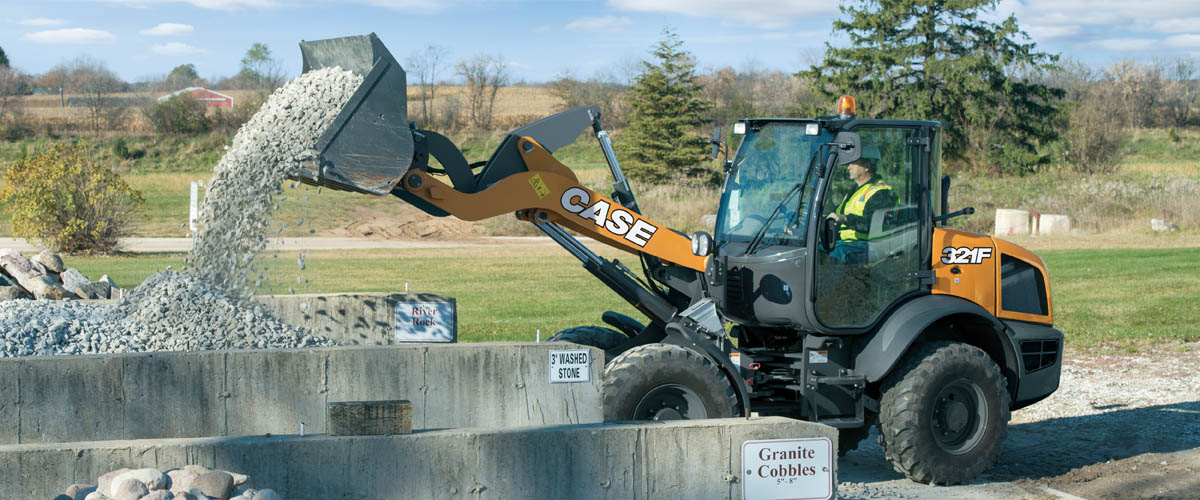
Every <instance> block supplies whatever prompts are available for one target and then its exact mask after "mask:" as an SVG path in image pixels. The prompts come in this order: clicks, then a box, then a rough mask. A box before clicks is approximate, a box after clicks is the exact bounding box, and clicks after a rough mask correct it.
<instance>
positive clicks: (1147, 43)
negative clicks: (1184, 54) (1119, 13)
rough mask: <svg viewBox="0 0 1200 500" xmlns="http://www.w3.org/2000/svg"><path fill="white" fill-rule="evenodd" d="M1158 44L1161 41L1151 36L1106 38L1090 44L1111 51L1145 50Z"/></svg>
mask: <svg viewBox="0 0 1200 500" xmlns="http://www.w3.org/2000/svg"><path fill="white" fill-rule="evenodd" d="M1160 44H1162V41H1160V40H1155V39H1152V38H1107V39H1104V40H1096V41H1094V42H1092V43H1091V44H1090V45H1092V46H1095V47H1098V48H1101V49H1104V50H1107V51H1111V52H1145V51H1148V50H1150V49H1152V48H1154V47H1156V46H1158V45H1160Z"/></svg>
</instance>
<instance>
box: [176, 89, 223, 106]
mask: <svg viewBox="0 0 1200 500" xmlns="http://www.w3.org/2000/svg"><path fill="white" fill-rule="evenodd" d="M178 95H187V96H190V97H191V98H192V99H195V100H197V101H200V102H201V103H203V104H204V105H205V106H215V107H218V108H232V107H233V98H232V97H229V96H227V95H225V94H222V93H220V92H213V91H211V90H208V89H205V88H200V87H188V88H186V89H180V90H176V91H174V92H171V93H170V94H167V95H165V96H162V97H159V98H158V102H162V101H165V100H167V99H170V98H172V97H175V96H178Z"/></svg>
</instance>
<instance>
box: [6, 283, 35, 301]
mask: <svg viewBox="0 0 1200 500" xmlns="http://www.w3.org/2000/svg"><path fill="white" fill-rule="evenodd" d="M29 298H33V294H31V293H29V290H26V289H24V288H21V287H19V286H17V285H9V286H0V301H3V300H16V299H29Z"/></svg>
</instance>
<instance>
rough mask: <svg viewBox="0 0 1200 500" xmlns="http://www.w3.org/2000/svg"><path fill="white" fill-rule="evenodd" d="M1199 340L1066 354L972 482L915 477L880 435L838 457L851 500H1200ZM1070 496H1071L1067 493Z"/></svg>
mask: <svg viewBox="0 0 1200 500" xmlns="http://www.w3.org/2000/svg"><path fill="white" fill-rule="evenodd" d="M1198 367H1200V343H1191V344H1176V345H1168V346H1163V347H1160V348H1158V349H1155V350H1153V351H1149V352H1142V353H1137V354H1125V353H1104V352H1090V353H1082V352H1072V351H1068V352H1067V353H1066V354H1065V360H1064V367H1063V375H1062V382H1061V385H1060V387H1059V389H1058V391H1056V392H1055V393H1054V394H1053V395H1051V396H1050V397H1049V398H1047V399H1046V400H1044V401H1041V402H1039V403H1037V404H1034V405H1033V406H1030V407H1028V408H1025V409H1022V410H1019V411H1017V412H1014V413H1013V418H1012V421H1011V422H1010V423H1009V434H1008V440H1007V441H1006V442H1005V446H1004V452H1003V453H1002V454H1001V456H1000V459H999V461H998V462H997V463H996V465H995V466H994V467H993V468H992V469H991V470H990V471H988V472H986V473H984V474H983V476H981V477H980V478H979V479H977V480H975V481H973V482H972V483H970V484H967V485H962V486H952V487H935V486H926V485H921V484H917V483H913V482H911V481H909V480H907V479H905V478H904V477H903V476H902V475H901V474H899V473H896V472H894V471H893V470H892V467H891V465H890V464H888V463H887V462H886V461H885V460H884V459H883V450H882V449H881V448H880V447H879V446H878V444H876V443H875V436H874V433H872V437H870V438H868V439H867V441H865V442H864V443H863V444H862V446H861V447H860V448H859V449H858V450H855V451H852V452H850V453H849V454H847V455H846V456H845V457H843V458H842V459H841V460H840V461H839V472H838V475H839V480H840V481H842V483H841V484H840V485H839V486H838V493H839V495H840V496H841V498H846V499H883V498H911V499H946V500H949V499H958V498H1019V499H1043V498H1072V497H1078V498H1086V499H1090V500H1096V499H1114V500H1116V499H1139V498H1146V499H1151V498H1153V499H1193V500H1200V368H1198ZM1064 495H1065V496H1064Z"/></svg>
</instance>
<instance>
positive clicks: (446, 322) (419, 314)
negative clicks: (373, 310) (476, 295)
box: [393, 299, 458, 342]
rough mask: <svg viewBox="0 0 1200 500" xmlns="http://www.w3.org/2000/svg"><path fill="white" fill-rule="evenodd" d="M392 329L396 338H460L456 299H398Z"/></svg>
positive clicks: (431, 339)
mask: <svg viewBox="0 0 1200 500" xmlns="http://www.w3.org/2000/svg"><path fill="white" fill-rule="evenodd" d="M395 304H396V314H395V321H394V323H393V331H394V334H395V340H396V341H397V342H457V341H458V325H457V324H456V323H457V315H456V312H455V307H454V306H455V302H454V300H453V299H451V300H448V301H445V302H440V301H412V302H408V301H399V302H396V303H395Z"/></svg>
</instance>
